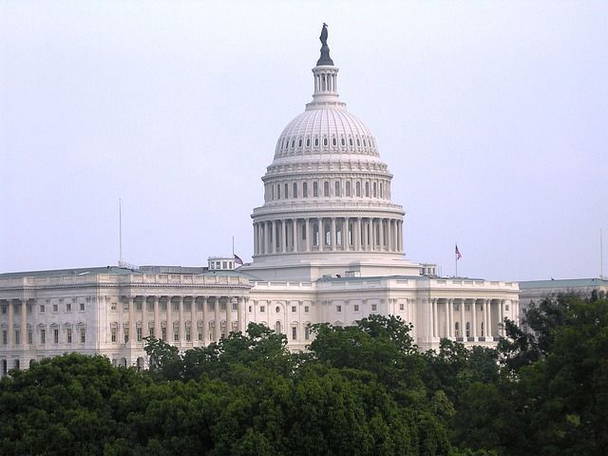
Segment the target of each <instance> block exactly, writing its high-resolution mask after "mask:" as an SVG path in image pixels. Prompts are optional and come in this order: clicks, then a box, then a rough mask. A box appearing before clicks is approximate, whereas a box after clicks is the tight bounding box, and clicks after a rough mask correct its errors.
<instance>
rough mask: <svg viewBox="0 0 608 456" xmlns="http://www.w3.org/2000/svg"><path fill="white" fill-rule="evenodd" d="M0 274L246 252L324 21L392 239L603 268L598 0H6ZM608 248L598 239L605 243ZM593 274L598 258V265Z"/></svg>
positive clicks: (480, 257) (429, 251) (434, 258)
mask: <svg viewBox="0 0 608 456" xmlns="http://www.w3.org/2000/svg"><path fill="white" fill-rule="evenodd" d="M0 5H1V6H0V217H1V218H0V237H1V238H0V272H8V271H18V270H34V269H52V268H64V267H82V266H105V265H108V264H115V263H116V262H117V259H118V241H117V238H118V235H117V233H118V228H117V227H118V221H117V219H118V215H117V213H118V209H117V207H118V203H117V201H118V198H119V197H122V198H123V200H124V237H123V239H124V240H123V243H124V252H125V259H126V260H128V261H129V262H131V263H134V264H172V265H202V264H206V259H207V257H208V256H210V255H222V254H229V253H230V252H231V236H232V235H234V236H235V237H236V247H237V253H238V254H239V255H241V256H242V257H244V258H245V259H249V258H250V255H251V253H252V228H251V220H250V213H251V210H252V208H253V207H255V206H257V205H260V204H261V203H262V197H263V192H262V184H261V181H260V177H261V176H262V175H263V174H264V172H265V167H266V166H268V165H269V164H270V162H271V161H272V157H273V153H274V147H275V142H276V139H277V138H278V136H279V134H280V133H281V130H282V129H283V127H284V126H285V125H286V124H287V123H288V122H289V121H290V120H291V119H292V118H293V117H295V116H296V115H297V114H299V113H300V112H301V111H303V109H304V104H305V103H306V102H308V101H310V98H311V93H312V76H311V72H310V70H311V68H312V67H313V66H314V63H315V62H316V59H317V58H318V53H319V47H320V42H319V40H318V36H319V31H320V26H321V24H322V22H324V21H325V22H327V23H328V24H329V45H330V48H331V55H332V57H333V59H334V62H335V63H336V65H337V66H339V67H340V75H339V88H340V95H341V97H342V99H343V100H344V101H346V102H347V104H348V108H349V110H350V111H351V112H353V113H354V114H355V115H357V116H358V117H360V118H361V119H362V120H363V121H364V122H366V123H367V125H368V126H369V127H370V128H371V130H372V131H373V132H374V134H375V136H376V139H377V143H378V145H379V148H380V153H381V156H382V158H383V160H384V161H385V162H387V163H388V165H389V168H390V170H391V172H392V173H393V174H394V176H395V177H394V179H393V192H392V196H393V199H394V200H395V201H396V202H398V203H401V204H402V205H403V206H404V207H405V210H406V212H407V215H406V219H405V228H404V235H405V242H404V245H405V250H406V252H407V256H408V257H409V258H410V259H412V260H416V261H422V262H433V263H438V264H439V265H441V267H442V272H443V273H444V274H446V275H449V274H453V273H454V242H455V241H458V245H459V248H460V250H461V251H462V253H463V259H462V260H461V261H460V263H459V272H460V273H462V274H465V275H468V276H474V277H486V278H491V279H503V280H514V279H515V280H516V279H536V278H549V277H555V278H561V277H589V276H597V275H598V274H599V269H600V254H599V230H600V228H602V227H603V228H604V233H605V238H606V242H605V243H604V244H605V250H606V251H608V150H607V144H608V87H607V85H608V2H606V1H585V2H583V1H580V2H573V1H567V2H566V1H551V2H543V1H536V2H529V1H527V2H518V1H509V2H498V1H492V2H488V1H483V2H481V1H480V2H475V1H467V2H455V1H446V2H439V1H419V2H407V3H404V2H394V3H391V2H376V1H368V2H357V3H353V2H350V1H349V2H330V1H322V2H311V1H301V2H295V1H290V2H284V1H281V2H279V1H275V2H249V1H247V2H245V1H243V2H225V1H222V2H217V3H214V2H194V1H190V2H185V1H184V2H176V1H168V2H153V1H148V2H130V1H121V2H114V1H98V2H95V1H72V2H54V1H48V2H42V1H37V2H33V1H24V0H20V1H16V0H15V1H1V2H0ZM605 256H606V257H608V255H605ZM605 263H607V264H606V266H605V271H607V270H608V261H605Z"/></svg>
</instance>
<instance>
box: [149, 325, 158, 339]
mask: <svg viewBox="0 0 608 456" xmlns="http://www.w3.org/2000/svg"><path fill="white" fill-rule="evenodd" d="M148 332H149V333H150V337H156V332H154V326H152V327H150V328H148Z"/></svg>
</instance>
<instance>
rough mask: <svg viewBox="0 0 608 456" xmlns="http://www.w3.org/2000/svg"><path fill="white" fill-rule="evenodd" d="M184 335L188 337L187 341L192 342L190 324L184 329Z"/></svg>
mask: <svg viewBox="0 0 608 456" xmlns="http://www.w3.org/2000/svg"><path fill="white" fill-rule="evenodd" d="M184 336H185V337H186V342H190V338H191V336H190V326H186V330H185V331H184Z"/></svg>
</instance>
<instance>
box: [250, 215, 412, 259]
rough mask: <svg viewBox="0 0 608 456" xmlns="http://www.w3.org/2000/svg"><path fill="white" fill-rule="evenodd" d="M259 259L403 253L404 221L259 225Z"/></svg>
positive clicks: (316, 220)
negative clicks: (315, 253) (321, 253)
mask: <svg viewBox="0 0 608 456" xmlns="http://www.w3.org/2000/svg"><path fill="white" fill-rule="evenodd" d="M253 237H254V252H255V255H272V254H277V253H298V252H313V251H345V252H348V251H353V252H360V251H370V252H402V251H403V245H402V242H403V241H402V240H403V221H402V220H399V219H389V218H367V217H307V218H286V219H278V220H269V221H263V222H255V223H254V224H253Z"/></svg>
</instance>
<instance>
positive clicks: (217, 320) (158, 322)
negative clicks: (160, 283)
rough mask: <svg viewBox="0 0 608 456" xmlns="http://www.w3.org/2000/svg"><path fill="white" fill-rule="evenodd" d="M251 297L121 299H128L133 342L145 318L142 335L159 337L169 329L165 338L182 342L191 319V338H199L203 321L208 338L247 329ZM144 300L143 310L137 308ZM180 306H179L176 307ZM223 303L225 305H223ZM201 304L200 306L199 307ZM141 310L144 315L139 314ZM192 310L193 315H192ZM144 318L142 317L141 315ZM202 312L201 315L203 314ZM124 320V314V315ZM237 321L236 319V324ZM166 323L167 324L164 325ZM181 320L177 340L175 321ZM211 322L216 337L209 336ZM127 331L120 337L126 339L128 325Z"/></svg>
mask: <svg viewBox="0 0 608 456" xmlns="http://www.w3.org/2000/svg"><path fill="white" fill-rule="evenodd" d="M247 299H248V298H245V297H242V296H134V297H123V298H122V299H121V302H123V303H124V301H126V302H127V303H128V315H127V322H128V326H127V327H128V328H129V330H128V335H129V343H131V344H133V343H137V342H138V340H137V339H138V337H137V327H138V322H139V321H140V322H141V330H142V334H141V337H142V338H144V337H148V336H150V335H153V336H154V337H156V338H157V339H161V338H163V337H162V336H163V331H162V328H163V327H164V328H165V329H166V334H165V339H166V342H168V343H171V344H172V343H174V342H179V343H180V344H183V343H185V342H186V337H185V334H186V331H185V328H186V321H190V325H191V326H190V332H191V338H190V341H193V340H196V339H197V337H196V333H195V332H194V331H196V332H198V326H197V325H198V322H199V321H201V322H202V325H203V326H202V332H203V335H204V340H212V341H219V340H220V338H221V336H222V335H227V334H228V333H230V332H231V331H232V330H233V329H234V330H236V331H244V330H245V329H246V328H245V327H244V323H245V320H244V318H243V316H244V315H243V313H244V309H243V307H244V306H245V305H246V301H247ZM138 302H140V303H141V304H142V309H141V311H139V310H136V309H135V306H136V305H137V303H138ZM162 303H164V304H165V309H164V311H163V312H162V313H163V314H164V315H162V316H161V304H162ZM186 303H189V304H190V309H189V311H188V310H185V308H184V304H186ZM149 304H152V306H153V312H154V313H153V320H152V323H153V324H152V325H150V318H149V317H150V315H149V314H150V312H149V310H148V305H149ZM174 305H176V306H175V307H177V308H176V309H174ZM222 305H223V307H224V308H223V309H222V308H221V306H222ZM199 308H200V310H199ZM234 312H236V318H233V317H234V315H233V313H234ZM139 313H141V315H136V314H139ZM188 314H189V315H188ZM139 316H140V317H141V320H138V317H139ZM199 316H200V318H199ZM123 320H124V316H123ZM233 322H234V323H236V324H235V325H234V326H235V327H234V328H233ZM163 323H165V325H164V326H163ZM175 323H177V324H178V340H177V341H176V340H175V337H174V336H175V333H174V324H175ZM209 323H212V325H211V326H212V328H213V333H214V334H212V337H211V338H209V335H210V334H209V331H210V328H209ZM222 323H225V331H222ZM121 327H122V328H123V334H122V335H119V338H121V337H122V338H121V339H120V340H121V341H122V340H124V325H121ZM150 327H152V328H153V334H151V331H150Z"/></svg>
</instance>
